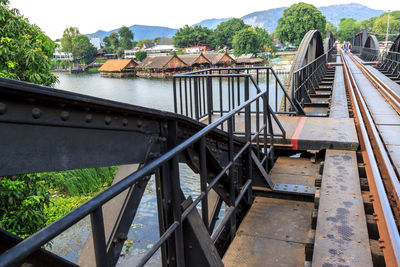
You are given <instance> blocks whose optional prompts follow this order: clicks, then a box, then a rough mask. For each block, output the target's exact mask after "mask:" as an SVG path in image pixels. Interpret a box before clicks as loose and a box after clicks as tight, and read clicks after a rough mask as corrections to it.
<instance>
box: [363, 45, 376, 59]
mask: <svg viewBox="0 0 400 267" xmlns="http://www.w3.org/2000/svg"><path fill="white" fill-rule="evenodd" d="M360 57H361V58H362V59H363V60H364V61H377V60H379V58H380V51H379V49H375V48H369V47H363V48H362V50H361V55H360Z"/></svg>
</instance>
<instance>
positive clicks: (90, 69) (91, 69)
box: [88, 68, 99, 73]
mask: <svg viewBox="0 0 400 267" xmlns="http://www.w3.org/2000/svg"><path fill="white" fill-rule="evenodd" d="M88 72H89V73H98V72H99V69H98V68H89V69H88Z"/></svg>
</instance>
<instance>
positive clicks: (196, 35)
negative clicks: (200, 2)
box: [173, 25, 212, 48]
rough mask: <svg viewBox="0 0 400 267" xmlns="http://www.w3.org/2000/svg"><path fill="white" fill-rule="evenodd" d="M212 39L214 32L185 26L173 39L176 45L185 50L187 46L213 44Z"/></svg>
mask: <svg viewBox="0 0 400 267" xmlns="http://www.w3.org/2000/svg"><path fill="white" fill-rule="evenodd" d="M211 37H212V30H210V29H208V28H207V27H202V26H194V27H189V26H188V25H185V26H184V27H183V28H180V29H179V30H178V31H177V32H176V33H175V36H174V37H173V38H174V45H175V46H176V47H180V48H183V47H187V46H200V45H208V44H210V42H211Z"/></svg>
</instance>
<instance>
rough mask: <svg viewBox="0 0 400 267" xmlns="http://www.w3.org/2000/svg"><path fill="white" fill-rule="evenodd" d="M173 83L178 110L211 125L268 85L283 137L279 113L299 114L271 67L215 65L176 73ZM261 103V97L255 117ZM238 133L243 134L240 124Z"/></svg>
mask: <svg viewBox="0 0 400 267" xmlns="http://www.w3.org/2000/svg"><path fill="white" fill-rule="evenodd" d="M246 81H247V82H246ZM173 86H174V111H175V113H179V114H182V115H185V116H187V117H190V118H193V119H195V120H198V121H202V122H207V123H208V124H210V123H211V122H212V121H213V120H214V119H215V118H217V117H222V116H223V115H224V114H227V113H229V112H230V111H232V110H234V109H235V108H237V107H238V106H240V105H241V103H243V102H244V101H247V100H248V99H249V98H251V97H252V96H254V95H256V94H258V93H260V92H261V91H262V90H261V88H265V89H264V91H265V92H266V94H267V96H268V106H269V111H270V113H271V114H272V117H273V120H274V121H275V123H276V124H277V125H278V127H279V129H280V132H281V134H280V136H283V137H285V134H286V133H285V130H284V128H283V127H282V125H281V123H280V122H279V120H278V118H277V115H280V114H285V115H296V114H298V113H299V111H298V110H297V108H296V106H295V104H294V102H293V101H292V99H291V98H290V97H289V95H288V93H287V92H286V91H285V89H284V86H283V84H282V82H281V81H280V80H279V78H278V76H277V74H276V73H275V71H274V70H273V69H272V68H271V67H244V68H213V69H205V70H199V71H193V72H188V73H184V74H180V75H175V76H174V77H173ZM264 86H265V87H264ZM259 102H260V101H258V100H257V101H256V103H255V105H253V106H252V108H251V110H250V113H251V115H252V116H256V117H257V116H258V114H259V110H260V109H261V107H262V106H261V105H260V103H259ZM281 102H282V103H283V104H284V109H283V110H282V111H280V110H279V107H280V104H281ZM242 114H243V112H239V114H238V115H242ZM256 121H258V118H257V119H256ZM235 125H236V123H235V119H234V126H235ZM221 129H222V130H224V125H221ZM235 133H236V134H240V132H239V130H238V129H236V127H235ZM276 135H278V134H276Z"/></svg>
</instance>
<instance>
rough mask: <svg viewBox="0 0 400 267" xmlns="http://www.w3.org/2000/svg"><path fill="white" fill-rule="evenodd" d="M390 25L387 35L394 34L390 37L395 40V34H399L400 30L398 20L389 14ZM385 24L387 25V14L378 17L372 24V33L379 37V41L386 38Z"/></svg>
mask: <svg viewBox="0 0 400 267" xmlns="http://www.w3.org/2000/svg"><path fill="white" fill-rule="evenodd" d="M389 20H390V23H389V34H394V35H393V36H391V37H392V38H390V39H394V38H396V36H397V34H398V33H399V30H400V19H396V17H395V16H393V15H392V14H390V17H389ZM387 23H388V13H386V14H384V15H382V16H380V17H379V18H378V19H377V20H376V21H375V23H374V27H373V29H374V32H375V33H376V34H377V35H378V36H379V37H381V38H380V39H381V40H384V39H385V37H386V30H387Z"/></svg>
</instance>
